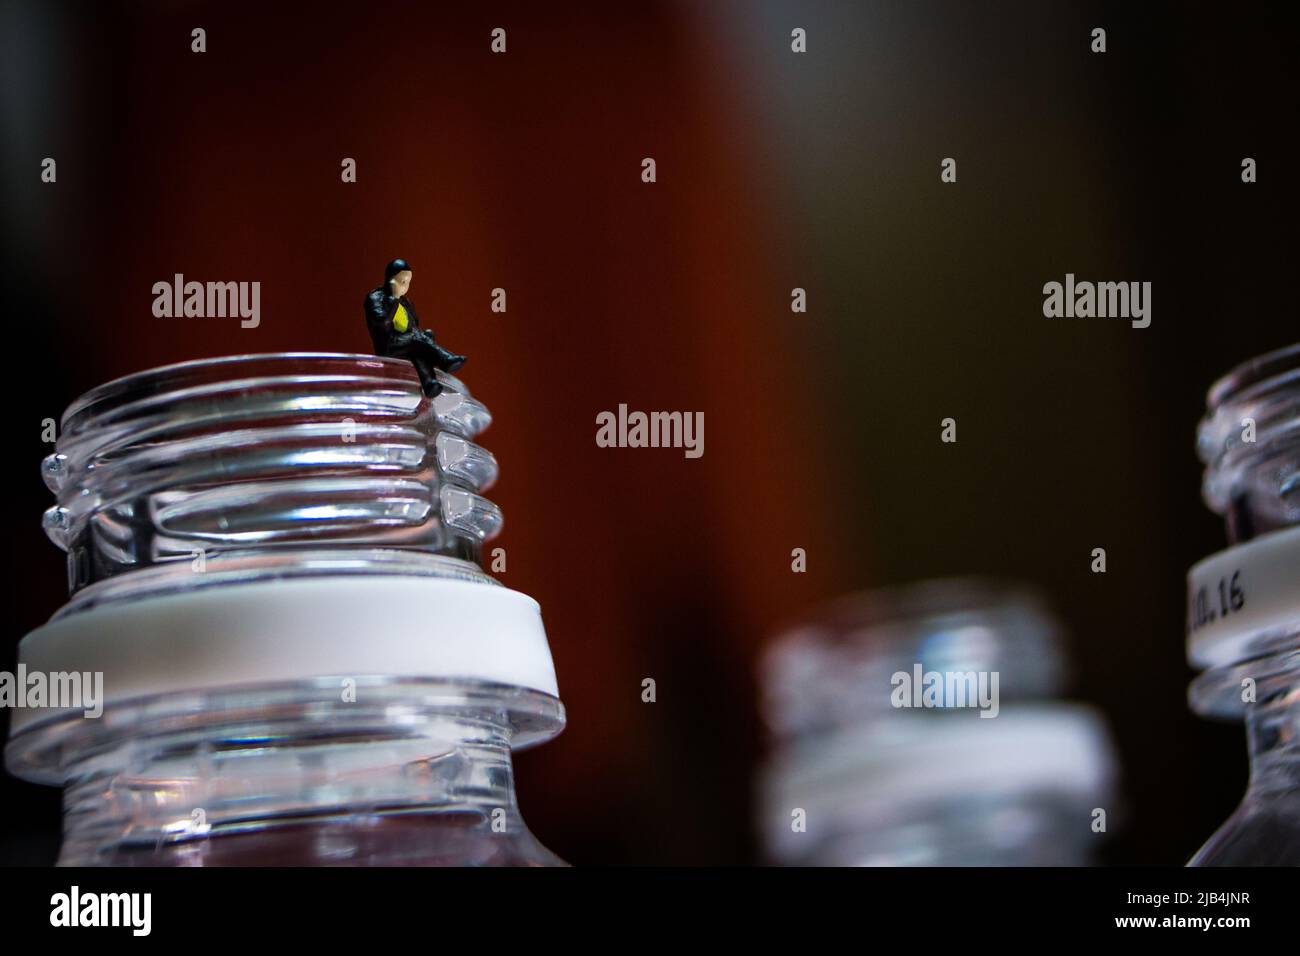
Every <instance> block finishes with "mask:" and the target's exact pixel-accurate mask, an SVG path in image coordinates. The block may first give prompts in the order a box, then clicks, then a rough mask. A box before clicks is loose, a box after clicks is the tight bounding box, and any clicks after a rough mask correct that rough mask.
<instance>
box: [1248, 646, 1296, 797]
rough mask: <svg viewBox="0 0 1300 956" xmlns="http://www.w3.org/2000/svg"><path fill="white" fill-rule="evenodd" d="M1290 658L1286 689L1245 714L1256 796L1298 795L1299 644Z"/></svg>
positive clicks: (1251, 785) (1252, 779)
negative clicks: (1266, 794)
mask: <svg viewBox="0 0 1300 956" xmlns="http://www.w3.org/2000/svg"><path fill="white" fill-rule="evenodd" d="M1291 657H1292V659H1293V662H1294V666H1293V668H1292V670H1291V672H1290V678H1291V679H1290V683H1289V686H1288V687H1287V688H1286V689H1284V690H1282V691H1279V692H1278V693H1277V694H1276V695H1275V696H1274V697H1273V698H1271V699H1269V700H1267V701H1264V702H1261V703H1257V704H1255V705H1253V706H1251V707H1249V709H1248V710H1247V712H1246V739H1247V743H1248V745H1249V748H1250V787H1251V790H1253V791H1256V792H1260V793H1278V792H1294V793H1300V644H1297V645H1296V646H1295V647H1294V648H1293V650H1292V653H1291Z"/></svg>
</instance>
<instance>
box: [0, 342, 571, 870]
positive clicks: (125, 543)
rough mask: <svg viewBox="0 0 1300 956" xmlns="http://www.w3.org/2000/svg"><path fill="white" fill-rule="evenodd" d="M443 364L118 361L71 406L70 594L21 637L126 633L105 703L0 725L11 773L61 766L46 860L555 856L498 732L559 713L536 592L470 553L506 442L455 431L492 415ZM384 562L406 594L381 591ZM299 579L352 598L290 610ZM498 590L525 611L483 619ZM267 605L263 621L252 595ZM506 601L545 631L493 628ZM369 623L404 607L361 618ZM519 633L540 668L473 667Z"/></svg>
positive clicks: (56, 467)
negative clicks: (425, 374)
mask: <svg viewBox="0 0 1300 956" xmlns="http://www.w3.org/2000/svg"><path fill="white" fill-rule="evenodd" d="M440 379H441V381H442V382H443V384H444V386H445V387H444V391H443V393H442V394H441V395H439V396H438V397H437V398H436V399H434V400H432V401H431V400H429V399H426V398H425V397H424V396H423V395H422V393H421V390H420V388H419V383H418V379H417V377H416V375H415V371H414V369H413V368H410V367H409V363H403V362H400V361H396V360H391V359H379V358H375V357H373V356H350V355H334V354H285V355H260V356H237V357H233V358H227V359H214V360H202V361H198V362H191V363H184V364H182V365H178V366H170V367H167V368H163V369H154V370H151V371H148V372H143V373H140V374H138V375H134V376H130V377H128V378H125V379H121V380H118V381H116V382H112V383H109V384H108V385H105V386H101V387H100V388H98V389H95V390H94V391H92V392H90V393H88V394H87V395H86V396H84V397H83V398H81V399H79V400H78V401H77V402H75V403H74V404H73V405H72V406H71V407H70V408H69V410H68V412H67V413H66V414H65V415H64V418H63V422H62V429H61V433H60V440H59V444H58V446H57V451H56V453H55V454H53V455H51V456H50V457H49V458H47V459H46V461H45V463H44V475H45V478H46V482H47V484H48V485H49V486H50V488H51V490H53V491H54V492H55V494H56V496H57V498H58V502H57V504H56V505H55V506H54V507H53V508H51V509H49V511H47V513H46V516H45V527H46V530H47V532H48V534H49V536H50V538H51V539H52V540H53V541H54V542H55V543H56V544H58V545H59V546H60V547H62V548H64V549H65V550H66V551H67V552H68V570H69V577H68V582H69V590H70V592H71V599H70V600H69V602H68V604H66V605H65V606H64V607H63V608H61V609H59V611H58V612H57V613H56V614H55V615H54V617H53V618H52V620H51V623H50V625H47V627H46V628H43V629H38V632H33V634H32V635H29V637H28V639H27V640H26V641H24V645H26V644H27V643H28V641H31V640H33V639H36V640H40V641H43V642H44V643H43V644H42V645H41V646H42V648H43V650H42V652H41V653H42V654H44V655H45V658H44V659H47V660H48V659H49V654H50V653H51V652H50V650H49V648H50V646H51V645H52V644H53V645H54V646H55V648H56V651H57V648H58V645H59V642H60V641H65V642H66V641H68V640H69V637H68V635H69V634H76V633H80V634H82V635H83V637H89V638H91V639H92V640H97V639H98V637H99V636H100V635H101V634H102V635H103V636H104V640H105V641H108V642H109V643H110V644H111V645H112V647H111V649H114V650H115V649H117V648H118V647H119V643H117V642H121V644H120V647H121V648H124V649H125V652H124V653H122V654H121V655H116V654H115V653H110V654H108V655H107V657H105V656H104V653H107V652H102V653H101V655H100V656H99V657H98V658H96V659H97V660H99V661H101V662H104V663H105V667H104V671H103V673H104V675H105V680H104V685H105V687H106V688H119V690H118V691H117V696H116V697H112V696H111V695H110V698H109V700H108V701H107V703H106V704H105V706H104V707H103V713H102V716H98V717H96V718H93V719H92V718H90V717H88V716H86V715H85V714H83V713H77V712H76V711H75V709H73V710H71V711H68V710H66V709H65V710H62V711H59V712H57V713H51V714H50V715H48V716H40V717H30V718H25V719H24V722H23V724H22V726H21V727H18V728H17V729H16V730H14V732H13V733H12V734H11V739H10V742H9V744H8V745H7V747H6V750H5V761H6V765H7V767H8V769H9V770H10V772H12V773H15V774H16V775H18V776H21V777H24V778H26V779H29V780H33V781H37V782H42V783H48V784H52V785H56V786H61V787H62V788H63V790H64V840H63V845H62V849H61V852H60V857H59V863H60V864H62V865H73V866H90V865H108V866H226V865H235V866H250V865H271V866H314V865H321V866H333V865H337V866H432V865H453V866H501V865H507V866H509V865H519V866H540V865H564V864H563V861H562V860H560V859H559V858H558V857H556V856H555V854H553V853H551V852H550V851H549V850H547V849H546V848H545V847H544V846H542V845H541V844H540V843H539V842H538V841H537V840H536V838H535V837H534V836H533V835H532V833H531V832H530V831H529V830H528V827H527V826H526V825H525V824H524V822H523V819H522V817H521V815H520V812H519V807H518V803H517V800H516V796H515V789H514V775H513V768H512V760H511V753H512V751H513V750H518V749H522V748H525V747H529V746H533V745H535V744H538V743H542V742H544V741H546V740H549V739H551V738H552V737H554V736H555V735H556V734H558V733H559V732H560V731H561V730H562V729H563V727H564V720H565V717H564V707H563V705H562V704H561V702H560V701H559V699H558V697H556V696H555V695H554V694H553V693H549V692H546V691H545V690H542V689H538V688H540V687H550V688H551V689H553V687H554V673H553V670H551V669H550V668H551V665H550V655H549V651H548V650H547V649H546V647H545V638H544V634H542V632H541V630H540V621H539V620H538V619H537V613H536V604H535V602H531V601H530V600H529V599H527V598H526V597H525V596H522V595H517V594H515V593H514V592H508V591H507V590H506V589H504V588H502V587H501V586H500V585H499V584H498V583H497V582H496V581H494V580H493V579H492V578H490V577H489V576H488V575H486V574H485V573H484V572H483V571H482V569H481V568H480V567H479V565H478V559H479V554H480V546H481V544H482V542H483V541H486V540H488V539H490V538H491V537H492V536H493V535H494V534H495V533H496V532H497V530H498V529H499V528H500V525H501V515H500V512H499V510H498V509H497V508H496V506H495V505H493V504H492V503H491V502H490V501H488V500H487V499H485V498H483V497H481V492H482V491H484V490H485V489H486V488H487V487H489V486H490V485H491V484H492V482H493V481H494V479H495V477H496V463H495V459H494V458H493V457H492V455H491V454H490V453H489V452H487V451H486V450H485V449H483V448H481V447H480V446H478V445H476V444H475V443H474V442H473V441H472V440H471V439H472V438H473V437H474V436H475V435H476V434H477V433H478V432H479V431H481V430H482V429H483V428H485V427H486V426H487V424H488V423H489V422H490V420H491V419H490V416H489V415H488V413H487V410H486V408H484V407H483V406H482V405H481V404H480V403H478V402H477V401H475V400H474V399H472V398H471V397H470V396H469V393H468V390H466V389H465V388H464V386H463V384H462V383H460V382H459V381H458V380H456V379H454V378H452V377H451V376H441V375H440ZM393 584H400V593H401V594H403V595H411V594H414V595H415V602H416V603H415V604H414V605H413V606H411V607H410V608H409V609H404V610H403V611H402V612H401V614H400V615H397V616H395V615H394V613H393V612H392V609H391V608H383V609H382V610H383V611H384V612H385V613H383V614H381V613H378V612H379V610H381V609H378V608H376V609H373V610H372V609H371V606H370V604H369V603H368V601H369V598H370V596H371V595H385V594H392V593H394V592H393V591H392V590H391V589H390V590H385V587H386V586H391V585H393ZM313 588H323V589H325V590H326V591H328V592H330V593H332V594H334V595H336V596H337V595H343V594H346V595H347V597H346V598H339V597H336V598H335V603H334V605H333V607H334V608H336V613H337V609H338V608H339V607H340V605H341V603H342V604H347V605H349V607H348V610H349V613H350V614H351V616H350V617H349V618H347V619H346V621H347V623H338V624H337V625H335V626H331V624H330V621H329V620H325V621H324V622H323V623H322V622H321V621H320V619H321V618H330V616H331V615H330V614H329V613H324V614H322V613H320V611H319V607H318V608H313V610H314V611H316V612H317V613H316V621H317V623H314V624H312V625H311V626H305V625H301V624H299V625H296V626H294V625H291V623H290V622H289V621H288V620H287V619H286V617H293V618H301V619H305V618H306V617H307V616H309V615H305V614H303V613H302V612H303V611H304V610H305V608H304V601H303V600H302V599H301V597H300V596H301V595H302V594H305V593H316V594H319V593H322V592H321V591H313V590H312V589H313ZM453 592H454V593H453ZM254 594H256V595H259V597H258V598H257V601H258V602H263V603H250V602H252V601H253V598H252V597H251V595H254ZM268 594H272V595H278V597H277V598H275V599H274V600H272V601H270V602H269V603H265V597H264V596H265V595H268ZM295 595H296V596H297V597H295ZM449 595H450V596H452V597H455V598H456V600H457V601H459V603H460V605H461V610H459V611H453V609H452V607H451V605H450V604H449V603H447V601H448V598H449ZM503 602H504V605H505V606H506V607H508V608H510V607H513V608H515V610H514V611H512V612H510V613H509V614H506V615H505V616H504V617H500V618H498V617H492V616H489V617H488V618H483V619H482V620H479V621H477V623H476V615H477V614H478V610H476V609H483V608H487V609H488V610H489V611H490V610H491V609H492V608H493V607H500V606H501V605H502V604H503ZM311 603H315V602H311ZM521 606H522V607H524V610H523V611H522V612H520V611H519V610H518V609H519V608H520V607H521ZM268 607H270V608H275V609H277V610H275V611H274V613H272V614H271V615H270V617H271V618H274V619H266V620H263V619H262V618H264V617H267V616H268V615H266V614H265V613H264V611H259V610H253V608H263V609H264V608H268ZM528 607H531V608H532V611H531V612H530V611H529V610H528ZM203 608H206V610H202V609H203ZM214 609H215V610H214ZM201 613H202V614H206V618H205V620H206V621H207V623H206V624H204V625H202V631H201V634H202V636H201V639H188V637H189V635H186V634H183V633H182V632H184V631H186V630H187V625H190V624H192V625H193V627H194V630H193V631H191V634H193V633H198V632H199V630H200V624H199V622H200V618H199V617H198V616H197V615H199V614H201ZM519 613H523V615H524V617H525V621H524V623H525V625H527V624H528V621H527V617H528V615H529V614H530V613H531V615H532V619H533V622H534V623H533V624H532V625H531V626H533V627H535V628H536V631H535V632H533V631H527V630H525V631H521V632H520V633H521V634H522V635H523V638H522V640H523V643H516V644H513V645H512V644H509V643H507V644H496V643H493V644H492V646H491V647H488V646H487V644H488V643H491V642H485V641H483V640H482V638H483V637H484V636H485V635H486V636H491V635H490V628H491V627H492V626H493V625H494V624H495V623H496V622H498V621H505V622H506V623H507V624H509V623H510V622H511V621H518V620H519V617H518V614H519ZM187 615H188V616H187ZM457 615H459V616H457ZM512 615H514V616H513V617H512ZM214 617H215V618H217V622H216V624H215V625H214V624H213V623H212V621H213V618H214ZM124 618H125V619H126V620H128V621H129V622H130V623H129V624H128V625H126V626H120V625H119V624H113V625H111V626H109V622H110V621H118V622H120V621H122V620H123V619H124ZM334 620H337V621H339V622H343V621H344V618H342V616H341V615H340V616H337V617H335V618H334ZM384 620H386V621H388V622H389V624H390V626H391V624H392V622H393V621H394V620H398V621H399V622H400V623H401V624H402V628H403V629H401V630H399V631H393V630H383V631H376V632H374V633H370V634H367V633H366V628H367V627H368V626H369V622H371V621H384ZM234 621H238V623H237V624H236V623H232V622H234ZM449 621H450V622H452V623H448V622H449ZM483 621H486V623H483ZM87 622H93V623H87ZM223 622H226V623H223ZM357 622H361V623H360V624H358V623H357ZM455 622H462V623H464V624H476V626H477V628H478V629H477V630H476V631H474V633H473V634H472V635H470V636H468V637H467V636H465V635H466V634H467V633H468V632H466V631H463V630H459V629H458V628H459V625H458V624H457V623H455ZM375 627H380V628H382V627H383V625H382V624H376V625H375ZM60 628H64V629H63V630H61V631H60V630H59V629H60ZM318 628H319V630H318ZM51 629H53V630H54V631H57V632H58V635H57V636H55V637H54V638H53V639H52V635H51ZM484 629H487V630H484ZM142 631H147V632H149V634H148V635H147V639H146V640H145V642H143V643H141V642H140V641H139V640H137V639H138V638H140V637H141V632H142ZM226 634H239V635H240V639H239V640H238V641H233V640H232V641H230V642H229V643H228V642H227V639H226V637H225V635H226ZM530 635H531V636H530ZM318 638H319V640H318ZM529 640H531V641H532V642H533V643H532V644H528V643H527V642H528V641H529ZM150 642H152V643H150ZM438 642H442V644H441V646H440V647H437V648H435V647H433V646H428V647H426V646H425V645H426V644H429V645H432V644H437V643H438ZM380 645H382V646H383V650H382V653H380V652H378V651H376V650H375V648H378V647H379V646H380ZM539 645H540V646H539ZM448 646H450V650H448ZM512 646H517V647H523V648H525V649H529V648H531V652H532V654H533V657H532V658H531V661H532V663H531V665H530V667H531V671H530V673H531V674H532V675H537V674H539V673H540V675H541V676H540V678H537V677H535V676H533V677H530V680H534V682H533V683H519V684H516V683H512V682H504V681H501V680H493V679H483V678H482V677H480V676H476V675H477V674H478V673H480V671H476V669H475V668H476V662H477V664H480V665H481V664H482V658H483V657H484V655H486V656H488V657H491V656H492V655H493V654H497V655H500V649H501V648H502V647H512ZM82 647H83V650H82V651H81V652H80V653H81V656H82V658H83V659H85V658H86V654H87V651H86V650H85V648H89V647H90V644H83V645H82ZM141 648H146V649H148V651H149V653H148V654H147V655H145V656H142V654H141V653H140V652H141ZM327 651H330V652H332V653H329V654H327V653H326V652H327ZM27 653H28V654H29V656H33V655H35V653H36V652H35V649H33V648H28V651H27ZM57 653H63V652H57ZM57 653H56V656H57ZM173 654H174V655H175V657H176V661H178V662H179V663H174V664H168V663H166V662H165V661H164V663H163V664H162V665H161V666H154V665H155V664H156V663H157V662H158V661H159V660H160V659H165V658H169V657H171V656H172V655H173ZM318 655H319V656H318ZM476 655H477V657H476ZM64 656H65V657H68V655H67V654H66V653H65V654H64ZM229 657H237V658H239V660H238V661H237V662H236V663H235V664H234V665H230V666H228V665H229V661H228V660H227V658H229ZM119 658H120V659H119ZM33 659H35V660H39V659H42V658H40V657H39V656H33ZM69 659H70V660H72V661H74V662H75V661H76V660H77V657H76V655H72V656H71V657H70V658H69ZM324 659H328V660H330V661H338V660H341V659H346V660H347V661H348V664H349V666H347V667H345V668H339V669H338V670H337V673H336V672H335V670H334V669H331V666H328V665H323V664H321V660H324ZM286 662H287V663H286ZM372 662H379V663H380V664H386V665H392V666H393V669H392V670H385V669H383V668H382V667H380V668H379V669H369V668H368V667H367V665H368V664H370V663H372ZM412 662H414V663H412ZM447 662H451V665H450V666H447V667H444V666H443V665H445V664H446V663H447ZM426 663H427V664H428V665H429V666H427V667H426V668H424V669H421V668H422V666H423V665H425V664H426ZM489 663H490V662H489ZM461 665H463V666H461ZM299 666H301V671H299V670H298V668H299ZM76 669H78V670H80V669H81V666H80V665H79V664H77V665H76ZM486 670H487V671H489V672H492V671H493V669H492V668H491V667H488V668H486ZM507 671H508V672H510V673H523V672H525V671H529V668H528V667H525V668H524V669H523V671H521V670H520V668H519V667H518V666H515V667H514V668H513V670H511V669H510V668H507ZM272 673H274V674H275V675H277V676H275V677H274V678H272V677H268V676H266V675H268V674H272ZM141 674H145V675H147V679H145V678H141V676H140V675H141ZM214 675H217V676H214ZM232 675H233V676H232ZM252 675H257V676H252ZM258 677H260V678H261V679H258ZM158 682H161V683H162V684H163V685H165V686H164V687H163V689H160V690H158V691H157V692H142V691H141V690H140V688H141V687H150V686H157V683H158ZM124 686H130V687H132V688H133V690H132V691H131V692H130V693H125V692H123V691H121V690H120V688H122V687H124Z"/></svg>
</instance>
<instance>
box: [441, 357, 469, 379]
mask: <svg viewBox="0 0 1300 956" xmlns="http://www.w3.org/2000/svg"><path fill="white" fill-rule="evenodd" d="M464 364H465V356H463V355H455V354H453V353H451V352H448V353H447V361H446V362H445V363H444V364H443V366H442V370H443V371H444V372H447V373H449V374H450V373H451V372H454V371H456V370H457V369H459V368H460V367H461V366H462V365H464Z"/></svg>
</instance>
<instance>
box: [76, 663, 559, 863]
mask: <svg viewBox="0 0 1300 956" xmlns="http://www.w3.org/2000/svg"><path fill="white" fill-rule="evenodd" d="M374 690H375V688H370V687H361V688H358V689H357V695H356V698H357V699H356V700H352V701H341V700H337V699H335V700H333V701H328V700H323V699H322V698H321V695H320V694H319V693H317V694H315V695H312V694H304V693H299V694H298V695H297V697H296V699H293V700H289V701H286V699H285V698H284V697H283V696H277V695H271V694H265V693H262V694H259V693H256V692H249V691H244V692H241V694H240V697H239V699H237V700H236V699H227V700H225V701H222V702H220V703H217V702H214V701H213V700H211V699H209V700H208V701H207V703H206V710H204V711H202V712H193V711H191V712H189V713H185V711H186V709H187V708H186V701H184V700H181V699H175V700H172V701H156V702H154V703H153V704H152V705H151V706H150V707H149V708H146V710H147V711H150V712H137V713H136V714H134V715H133V716H134V719H132V720H130V721H126V720H124V719H122V717H121V715H119V716H118V719H117V720H116V721H115V723H116V726H115V727H113V728H106V729H102V730H96V731H89V732H85V731H84V729H83V731H79V732H76V733H75V734H74V735H73V736H71V737H69V738H68V739H67V741H66V744H67V750H66V753H67V757H66V760H65V764H64V767H63V774H64V777H65V780H66V785H65V794H64V811H65V812H64V821H65V822H64V827H65V832H64V845H63V851H62V854H61V856H60V863H62V864H64V865H99V864H108V865H128V866H129V865H149V866H158V865H165V866H174V865H182V866H184V865H196V866H212V865H284V866H293V865H318V864H331V863H333V864H339V865H358V864H365V865H432V864H439V863H449V864H456V865H466V864H475V863H482V864H499V863H551V862H557V861H556V859H555V858H554V857H553V856H552V855H551V854H549V852H548V851H546V850H545V849H544V848H542V847H541V846H540V845H539V844H537V843H536V841H535V840H534V839H533V838H532V835H531V834H530V833H529V832H528V830H527V828H526V826H525V825H524V823H523V820H522V818H521V817H520V815H519V809H518V804H517V802H516V799H515V789H514V774H513V768H512V762H511V754H510V751H511V746H512V744H515V743H516V742H517V741H518V739H519V738H520V736H521V733H520V732H521V730H524V731H525V732H526V727H525V726H524V724H526V723H527V721H526V720H525V721H524V722H523V723H521V721H520V719H519V712H518V710H517V709H514V708H510V707H509V706H507V705H506V704H505V702H504V701H503V700H502V699H501V698H498V699H497V701H496V703H495V704H493V703H491V702H489V701H487V700H485V699H484V698H485V696H486V697H490V696H491V695H490V694H488V695H484V694H483V693H482V692H481V691H480V692H479V696H478V697H477V698H475V697H474V696H473V695H457V694H455V693H447V692H446V689H445V688H444V689H443V691H440V694H441V699H440V700H439V699H434V698H432V697H429V696H426V697H425V698H424V699H421V698H420V697H418V696H412V695H410V694H407V695H401V694H396V693H394V692H393V688H386V689H385V690H384V691H383V692H380V693H374V692H373V691H374ZM507 690H508V689H507ZM334 693H335V697H336V698H337V696H338V695H337V692H336V691H334ZM172 696H173V697H177V698H179V697H180V695H172ZM537 696H538V697H542V696H544V695H537ZM259 698H260V699H259ZM368 698H369V699H368ZM534 716H536V715H534ZM89 723H98V722H90V721H80V724H82V725H85V724H89Z"/></svg>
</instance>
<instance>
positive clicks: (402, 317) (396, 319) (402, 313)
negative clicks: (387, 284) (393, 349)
mask: <svg viewBox="0 0 1300 956" xmlns="http://www.w3.org/2000/svg"><path fill="white" fill-rule="evenodd" d="M408 325H410V320H409V319H407V317H406V306H404V305H402V303H400V302H399V303H397V312H396V313H395V314H394V315H393V328H395V329H396V330H397V331H399V332H405V331H406V327H407V326H408Z"/></svg>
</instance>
